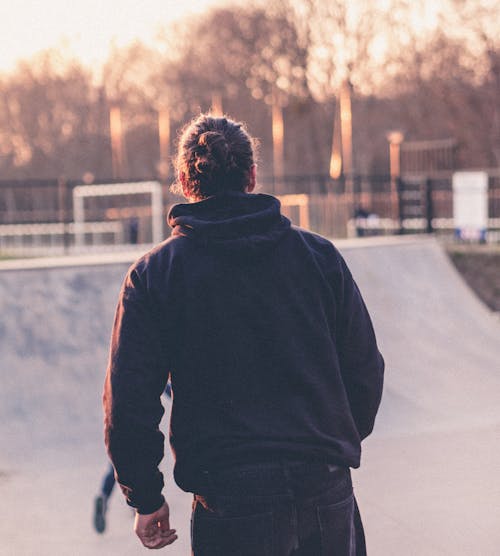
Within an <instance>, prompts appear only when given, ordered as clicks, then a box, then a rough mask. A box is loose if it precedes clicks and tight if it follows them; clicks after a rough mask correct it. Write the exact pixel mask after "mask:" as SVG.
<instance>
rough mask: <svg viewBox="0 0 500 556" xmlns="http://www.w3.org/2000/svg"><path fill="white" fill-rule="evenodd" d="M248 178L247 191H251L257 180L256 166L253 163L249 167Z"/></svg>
mask: <svg viewBox="0 0 500 556" xmlns="http://www.w3.org/2000/svg"><path fill="white" fill-rule="evenodd" d="M248 178H249V179H248V185H247V193H252V191H253V190H254V189H255V184H256V182H257V166H255V164H254V165H253V166H252V167H251V168H250V174H249V176H248Z"/></svg>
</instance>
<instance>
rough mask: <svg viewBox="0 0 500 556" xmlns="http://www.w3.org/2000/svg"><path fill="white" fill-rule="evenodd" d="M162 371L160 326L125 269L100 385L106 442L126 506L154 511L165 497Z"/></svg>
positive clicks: (144, 294) (144, 292)
mask: <svg viewBox="0 0 500 556" xmlns="http://www.w3.org/2000/svg"><path fill="white" fill-rule="evenodd" d="M167 378H168V373H167V371H166V369H165V368H164V357H163V354H162V347H161V333H160V327H159V325H158V322H157V318H156V316H155V312H154V309H153V306H152V304H151V302H150V299H149V296H148V292H147V290H146V288H145V287H144V284H143V283H142V281H141V279H140V276H139V274H138V272H137V270H136V269H132V270H131V271H129V273H128V275H127V277H126V278H125V281H124V283H123V286H122V290H121V292H120V296H119V300H118V306H117V309H116V314H115V321H114V326H113V332H112V336H111V348H110V356H109V364H108V369H107V373H106V380H105V385H104V395H103V404H104V423H105V430H104V432H105V443H106V448H107V450H108V455H109V457H110V459H111V461H112V463H113V466H114V468H115V471H116V478H117V481H118V483H119V485H120V487H121V489H122V491H123V493H124V494H125V497H126V499H127V503H128V504H129V505H130V506H132V507H134V508H136V509H137V511H138V512H139V513H142V514H149V513H153V512H154V511H156V510H157V509H159V508H160V507H161V505H162V504H163V502H164V498H163V496H162V494H161V491H162V488H163V475H162V473H161V472H160V471H159V469H158V465H159V463H160V461H161V460H162V458H163V455H164V436H163V434H162V433H161V432H160V429H159V424H160V421H161V418H162V415H163V413H164V409H163V406H162V404H161V400H160V398H161V394H162V392H163V391H164V390H165V386H166V383H167Z"/></svg>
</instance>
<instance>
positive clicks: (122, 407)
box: [104, 193, 384, 513]
mask: <svg viewBox="0 0 500 556" xmlns="http://www.w3.org/2000/svg"><path fill="white" fill-rule="evenodd" d="M168 222H169V224H170V226H171V227H172V228H173V233H172V236H171V237H170V238H169V239H168V240H166V241H165V242H163V243H162V244H160V245H159V246H158V247H156V248H155V249H153V250H152V251H151V252H149V253H148V254H147V255H145V256H144V257H142V258H141V259H139V260H138V261H137V262H136V263H135V264H134V265H132V267H131V268H130V270H129V272H128V274H127V276H126V278H125V281H124V284H123V287H122V291H121V294H120V299H119V303H118V308H117V313H116V319H115V324H114V329H113V336H112V344H111V353H110V362H109V368H108V373H107V378H106V385H105V393H104V403H105V413H106V443H107V447H108V452H109V455H110V457H111V459H112V461H113V464H114V466H115V468H116V471H117V476H118V481H119V483H120V484H121V486H122V489H123V490H124V492H125V494H126V496H127V500H128V503H129V504H130V505H132V506H134V507H136V508H138V510H139V512H141V513H150V512H153V511H155V510H156V509H158V507H159V506H160V505H161V503H162V501H163V498H162V496H161V489H162V486H163V477H162V475H161V473H160V472H159V471H158V464H159V462H160V460H161V458H162V457H163V448H164V446H163V444H164V438H163V435H162V434H161V432H160V431H159V422H160V419H161V416H162V414H163V407H162V406H161V402H160V397H161V394H162V392H163V390H164V389H165V384H166V382H167V379H168V376H169V374H170V375H171V379H172V389H173V394H174V401H173V405H172V415H171V427H170V443H171V446H172V449H173V451H174V453H175V457H176V465H175V470H174V476H175V480H176V482H177V483H178V485H179V486H180V487H181V488H183V489H184V490H186V491H193V492H196V491H197V490H198V488H199V486H200V478H201V477H202V473H203V470H205V469H214V468H219V467H222V466H231V465H238V464H243V463H249V462H269V461H287V460H290V461H321V462H328V463H334V464H338V465H344V466H350V467H358V466H359V462H360V451H361V448H360V441H361V440H362V439H363V438H364V437H366V436H367V435H368V434H369V433H370V432H371V430H372V428H373V424H374V419H375V414H376V412H377V409H378V406H379V403H380V398H381V393H382V379H383V369H384V362H383V359H382V356H381V355H380V353H379V351H378V349H377V344H376V340H375V335H374V332H373V328H372V324H371V321H370V317H369V315H368V312H367V310H366V307H365V304H364V303H363V300H362V297H361V294H360V293H359V290H358V288H357V286H356V284H355V282H354V281H353V279H352V276H351V273H350V272H349V269H348V268H347V266H346V264H345V262H344V260H343V258H342V257H341V255H340V254H339V252H338V251H337V250H336V249H335V247H334V246H333V245H332V244H331V243H330V242H329V241H328V240H326V239H324V238H323V237H321V236H319V235H316V234H313V233H310V232H307V231H304V230H301V229H299V228H295V227H293V226H291V225H290V222H289V220H288V219H287V218H285V217H284V216H282V215H281V213H280V204H279V201H278V200H277V199H275V198H274V197H271V196H268V195H251V194H246V193H230V194H225V195H221V196H217V197H211V198H209V199H206V200H204V201H200V202H197V203H191V204H179V205H175V206H174V207H173V208H172V209H171V211H170V214H169V217H168Z"/></svg>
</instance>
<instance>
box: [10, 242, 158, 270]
mask: <svg viewBox="0 0 500 556" xmlns="http://www.w3.org/2000/svg"><path fill="white" fill-rule="evenodd" d="M152 247H153V245H142V246H141V247H140V248H137V249H129V250H127V251H116V252H108V253H84V254H81V255H61V256H59V257H37V258H32V259H31V258H30V259H8V260H5V261H0V272H1V271H4V270H36V269H44V268H67V267H79V266H100V265H109V264H120V263H133V262H134V261H135V260H136V259H138V258H139V257H141V256H142V255H144V254H145V253H147V252H148V251H149V250H150V249H151V248H152Z"/></svg>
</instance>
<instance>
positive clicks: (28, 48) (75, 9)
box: [0, 0, 220, 73]
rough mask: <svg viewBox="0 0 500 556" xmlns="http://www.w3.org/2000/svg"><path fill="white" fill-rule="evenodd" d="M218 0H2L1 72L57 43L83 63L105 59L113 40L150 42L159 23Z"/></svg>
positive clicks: (163, 24)
mask: <svg viewBox="0 0 500 556" xmlns="http://www.w3.org/2000/svg"><path fill="white" fill-rule="evenodd" d="M217 3H220V2H218V1H217V0H81V1H69V0H14V1H11V0H0V73H5V72H10V71H12V70H14V69H15V66H16V62H17V61H18V60H20V59H25V58H30V57H32V56H33V55H34V54H35V53H37V52H38V51H40V50H43V49H45V48H51V47H57V48H61V47H62V48H63V50H64V51H66V52H69V53H71V54H73V55H74V56H75V57H77V58H78V59H80V60H81V61H82V62H83V63H84V64H85V65H89V66H95V65H96V64H100V63H102V62H103V61H104V60H105V59H106V57H107V54H108V53H109V48H110V44H111V43H112V41H114V43H115V44H116V45H117V46H123V45H125V44H127V43H129V42H132V41H133V40H134V39H136V38H139V39H141V40H142V41H143V42H146V43H148V42H152V41H153V38H154V36H155V33H156V32H157V30H158V29H159V28H160V27H161V26H165V25H167V24H168V23H169V22H171V21H173V20H175V19H180V18H182V17H183V16H184V15H187V14H189V13H190V12H193V13H197V12H198V13H199V12H201V11H203V10H205V9H207V8H208V7H210V6H212V5H214V4H217Z"/></svg>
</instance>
